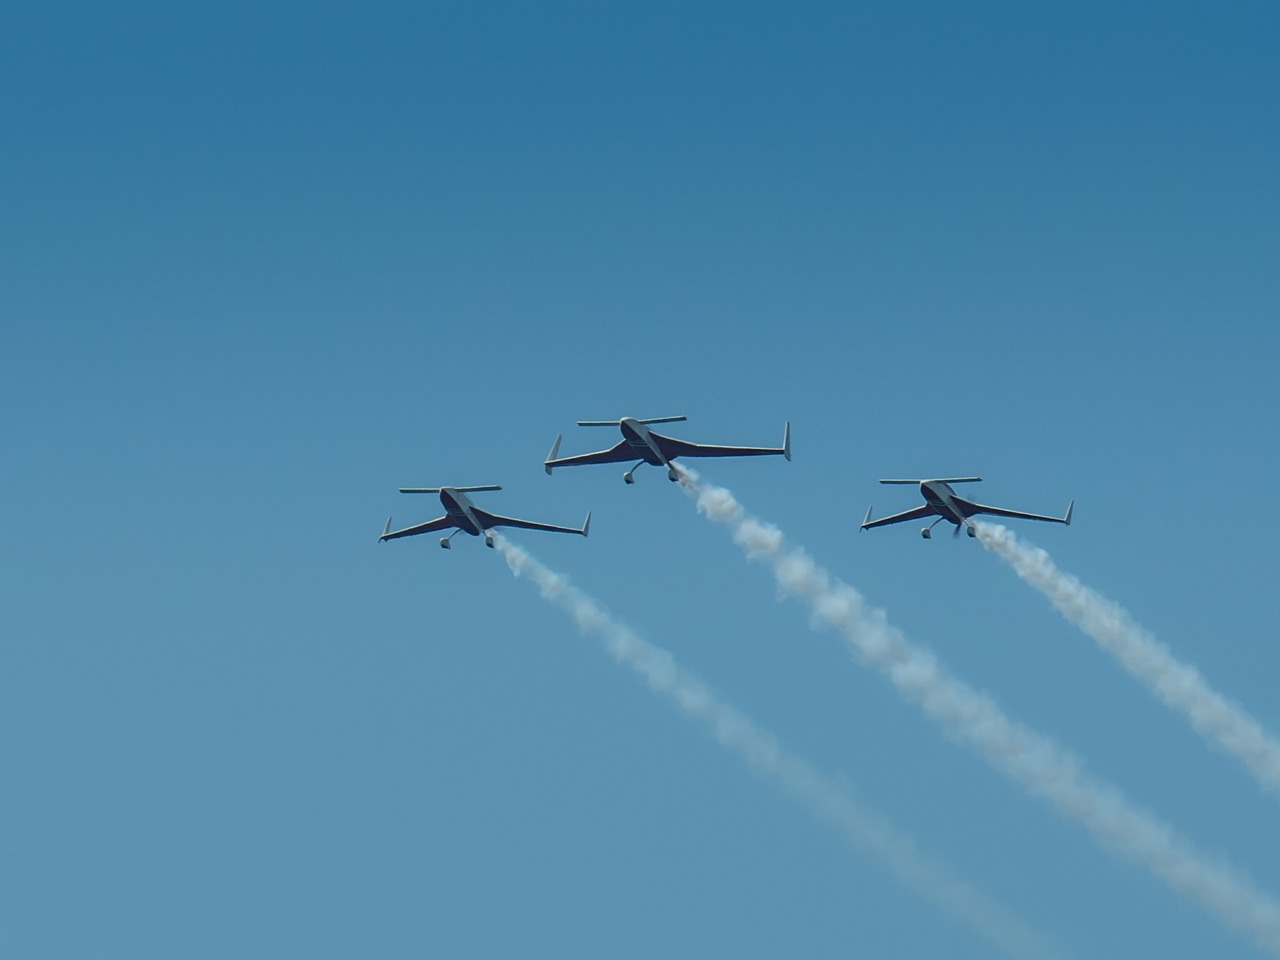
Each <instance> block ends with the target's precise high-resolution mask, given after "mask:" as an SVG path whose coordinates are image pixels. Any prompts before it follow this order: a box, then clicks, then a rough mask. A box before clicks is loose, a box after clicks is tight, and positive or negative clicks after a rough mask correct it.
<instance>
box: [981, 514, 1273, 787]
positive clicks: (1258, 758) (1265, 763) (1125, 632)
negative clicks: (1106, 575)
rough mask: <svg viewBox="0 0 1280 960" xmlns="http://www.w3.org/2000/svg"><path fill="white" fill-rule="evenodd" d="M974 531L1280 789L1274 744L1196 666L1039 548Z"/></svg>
mask: <svg viewBox="0 0 1280 960" xmlns="http://www.w3.org/2000/svg"><path fill="white" fill-rule="evenodd" d="M977 527H978V539H979V540H980V541H981V542H982V545H983V546H984V547H986V548H987V549H988V550H991V551H993V552H994V553H996V554H998V555H999V556H1000V557H1001V558H1002V559H1004V560H1005V561H1006V562H1007V563H1008V564H1009V565H1010V566H1011V567H1013V569H1014V572H1016V573H1017V574H1018V576H1019V577H1021V578H1022V579H1023V580H1025V581H1026V582H1027V583H1029V584H1031V585H1032V586H1033V587H1035V588H1036V589H1037V590H1039V591H1040V592H1041V593H1043V594H1044V595H1045V596H1046V597H1048V598H1049V601H1050V602H1051V603H1052V604H1053V605H1054V606H1055V607H1057V608H1058V612H1059V613H1061V614H1062V615H1063V616H1064V617H1065V618H1066V619H1067V620H1068V621H1069V622H1071V623H1073V624H1075V625H1076V626H1077V627H1079V628H1080V629H1081V630H1083V631H1084V632H1085V633H1086V634H1088V635H1089V636H1091V637H1093V639H1094V640H1096V641H1097V642H1098V645H1099V646H1101V647H1102V648H1103V649H1104V650H1106V651H1107V652H1108V653H1110V654H1111V655H1112V656H1114V657H1115V658H1116V659H1117V660H1119V661H1120V663H1121V664H1123V665H1124V667H1125V669H1126V670H1128V671H1129V672H1130V673H1131V674H1133V676H1135V677H1137V678H1138V679H1139V680H1141V681H1142V682H1143V683H1145V684H1147V686H1149V687H1150V688H1151V689H1152V690H1153V691H1154V692H1155V693H1156V695H1157V696H1159V697H1160V699H1161V700H1163V701H1164V702H1165V703H1166V704H1167V705H1168V706H1169V707H1172V708H1173V709H1175V710H1180V711H1182V712H1183V713H1185V714H1186V715H1187V718H1188V719H1189V720H1190V721H1191V724H1192V726H1194V727H1195V728H1196V730H1197V731H1198V732H1199V733H1200V735H1201V736H1202V737H1204V738H1205V739H1206V740H1208V741H1210V742H1211V743H1217V744H1218V745H1219V746H1221V747H1222V748H1223V749H1225V750H1226V751H1227V752H1228V753H1230V754H1232V755H1234V756H1235V757H1237V758H1238V759H1239V760H1241V761H1242V762H1243V763H1244V764H1245V766H1247V767H1248V768H1249V772H1250V773H1252V774H1253V776H1254V777H1255V778H1256V779H1257V780H1258V782H1259V783H1261V784H1262V786H1263V787H1265V788H1267V789H1270V790H1274V791H1280V743H1277V742H1276V741H1275V740H1274V739H1272V738H1271V737H1270V736H1269V735H1268V734H1267V732H1266V731H1265V730H1264V729H1263V728H1262V725H1261V724H1259V723H1258V721H1256V720H1254V719H1253V717H1251V716H1249V714H1248V713H1247V712H1246V711H1245V709H1244V708H1243V707H1241V706H1240V705H1239V704H1236V703H1233V702H1231V701H1230V700H1228V699H1227V698H1226V697H1223V696H1222V695H1221V694H1219V693H1217V692H1216V691H1215V690H1213V689H1212V688H1211V687H1210V686H1209V684H1208V683H1206V682H1205V680H1204V678H1203V677H1201V676H1200V674H1199V672H1198V671H1197V670H1196V669H1195V667H1192V666H1189V665H1187V664H1184V663H1181V662H1180V661H1179V660H1178V659H1177V658H1176V657H1174V655H1173V654H1172V652H1170V650H1169V648H1168V647H1166V646H1165V645H1164V644H1163V643H1161V642H1160V641H1159V640H1157V639H1156V638H1155V637H1154V636H1152V635H1151V634H1150V633H1148V632H1147V631H1146V630H1144V629H1143V628H1142V627H1140V626H1139V625H1138V624H1136V623H1135V622H1134V621H1133V618H1132V617H1130V616H1129V614H1128V612H1126V611H1125V610H1124V609H1123V608H1122V607H1120V606H1119V605H1117V604H1115V603H1112V602H1111V601H1110V600H1107V599H1105V598H1103V597H1101V596H1099V595H1098V594H1097V593H1095V592H1094V591H1093V590H1090V589H1089V588H1088V587H1086V586H1085V585H1084V584H1082V583H1081V582H1080V581H1079V580H1077V579H1076V578H1075V577H1073V576H1071V575H1070V574H1068V573H1063V572H1062V571H1061V570H1059V569H1058V567H1057V566H1056V565H1055V564H1054V562H1053V560H1051V559H1050V557H1049V554H1048V553H1046V552H1045V551H1044V550H1041V549H1040V548H1038V547H1033V546H1031V545H1030V544H1025V543H1021V542H1019V540H1018V538H1017V537H1016V536H1014V533H1013V531H1012V530H1010V529H1009V528H1008V527H1004V526H1001V525H999V524H989V523H979V524H978V525H977Z"/></svg>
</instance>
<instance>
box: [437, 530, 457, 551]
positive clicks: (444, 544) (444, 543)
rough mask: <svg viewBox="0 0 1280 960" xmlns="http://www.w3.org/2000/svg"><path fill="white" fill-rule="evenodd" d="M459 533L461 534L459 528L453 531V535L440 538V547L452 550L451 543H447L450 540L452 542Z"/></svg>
mask: <svg viewBox="0 0 1280 960" xmlns="http://www.w3.org/2000/svg"><path fill="white" fill-rule="evenodd" d="M461 532H462V528H461V527H459V528H458V529H457V530H455V531H453V533H451V534H449V535H448V536H447V537H441V538H440V546H441V547H443V548H444V549H445V550H452V549H453V545H452V544H451V543H449V541H450V540H452V539H453V538H454V537H456V536H457V535H458V534H459V533H461Z"/></svg>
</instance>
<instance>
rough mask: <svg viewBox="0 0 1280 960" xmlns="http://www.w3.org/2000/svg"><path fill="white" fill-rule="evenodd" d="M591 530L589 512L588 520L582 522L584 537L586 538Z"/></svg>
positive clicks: (589, 514) (589, 513)
mask: <svg viewBox="0 0 1280 960" xmlns="http://www.w3.org/2000/svg"><path fill="white" fill-rule="evenodd" d="M590 530H591V511H590V510H588V511H587V519H585V520H583V521H582V535H583V536H584V537H585V536H586V535H587V534H588V533H589V532H590Z"/></svg>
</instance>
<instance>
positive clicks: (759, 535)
mask: <svg viewBox="0 0 1280 960" xmlns="http://www.w3.org/2000/svg"><path fill="white" fill-rule="evenodd" d="M684 474H685V475H684V476H683V478H682V485H683V486H684V488H685V490H686V491H687V492H688V493H690V494H691V495H692V496H694V497H695V498H696V500H697V506H698V510H699V511H700V512H702V513H703V514H705V515H706V516H707V517H709V518H710V519H712V520H714V521H716V522H717V523H721V524H724V525H726V526H727V527H729V529H730V530H731V531H732V532H733V538H734V541H735V542H736V543H737V544H738V545H739V546H741V547H742V549H743V550H744V551H745V552H746V555H747V556H748V557H749V558H750V559H752V560H756V561H759V562H762V563H764V564H767V565H768V566H769V568H770V569H771V570H772V572H773V575H774V579H775V580H776V581H777V584H778V586H779V588H780V589H781V591H782V592H783V593H784V594H786V595H788V596H792V597H795V598H797V599H799V600H800V601H802V602H803V603H805V604H806V605H807V606H808V607H809V609H810V610H811V611H812V613H813V617H814V625H815V626H817V625H819V624H826V625H828V626H830V627H833V628H835V629H836V630H837V631H838V632H839V633H840V635H841V636H842V637H844V639H845V640H846V641H847V642H848V644H849V646H850V647H851V649H852V652H853V654H854V655H855V657H856V659H858V660H859V661H860V662H862V663H866V664H869V665H870V666H873V667H875V668H876V669H877V670H879V671H880V672H881V673H883V674H885V675H886V676H887V677H888V678H889V680H890V681H891V682H892V683H893V685H894V686H895V687H896V688H897V690H898V692H899V694H901V696H902V697H903V698H904V699H905V700H907V701H908V702H910V703H913V704H915V705H917V706H918V707H919V708H920V709H921V710H923V711H924V712H925V713H926V714H927V715H928V716H929V717H931V718H933V719H934V720H935V721H937V722H938V723H939V724H940V725H941V726H942V727H943V729H944V730H945V731H946V732H947V733H948V734H949V735H951V736H954V737H956V738H957V739H959V740H961V741H962V742H964V743H966V744H968V745H969V746H970V747H972V748H973V749H974V750H976V751H977V752H978V753H979V754H980V755H981V756H982V757H984V758H985V759H986V760H987V762H988V763H990V764H991V765H992V766H993V767H995V768H996V769H997V770H999V771H1000V772H1002V773H1003V774H1004V775H1005V776H1006V777H1008V778H1009V779H1010V780H1012V781H1013V782H1014V783H1016V784H1018V785H1019V786H1021V787H1022V788H1023V789H1024V790H1026V791H1027V792H1029V793H1031V794H1033V795H1035V796H1038V797H1041V798H1043V799H1045V800H1046V801H1048V802H1049V803H1050V805H1051V806H1052V807H1053V808H1054V809H1055V810H1057V811H1058V812H1059V813H1060V814H1061V815H1063V816H1065V817H1067V818H1069V819H1071V820H1074V821H1076V822H1078V823H1080V824H1082V825H1083V826H1084V827H1085V828H1086V829H1088V831H1089V832H1090V833H1091V834H1092V836H1093V837H1094V839H1095V840H1096V841H1097V842H1098V843H1100V844H1101V845H1102V846H1104V847H1105V848H1107V849H1109V850H1112V851H1115V852H1116V853H1119V854H1121V855H1122V856H1124V857H1125V858H1127V859H1129V860H1131V861H1133V862H1135V863H1137V864H1140V865H1142V866H1143V867H1145V868H1146V869H1147V870H1148V871H1149V872H1150V873H1151V874H1152V875H1153V876H1155V877H1157V878H1158V879H1159V880H1161V881H1162V882H1164V883H1165V884H1167V885H1168V886H1169V887H1170V888H1172V889H1173V890H1176V891H1178V892H1179V893H1181V894H1183V895H1184V896H1186V897H1188V898H1190V899H1191V900H1193V901H1195V902H1196V903H1198V904H1200V905H1201V906H1202V907H1203V908H1205V909H1206V910H1207V911H1208V912H1209V913H1210V914H1211V915H1213V916H1215V917H1217V918H1218V919H1219V920H1221V921H1222V922H1223V923H1225V924H1226V925H1228V926H1229V927H1232V928H1235V929H1237V930H1240V931H1244V932H1247V933H1249V934H1251V935H1252V936H1253V938H1254V940H1255V942H1256V943H1257V944H1258V945H1259V946H1261V947H1262V948H1264V949H1266V950H1268V951H1270V952H1271V953H1272V954H1274V955H1276V956H1280V903H1277V902H1276V900H1274V899H1273V898H1272V897H1271V896H1269V895H1268V894H1266V893H1264V892H1263V891H1262V890H1260V889H1258V888H1257V887H1256V886H1255V885H1254V884H1253V882H1252V881H1251V880H1250V879H1249V878H1248V877H1246V876H1244V875H1243V874H1241V873H1240V872H1238V871H1237V870H1235V869H1234V868H1232V867H1230V866H1229V865H1227V864H1225V863H1222V862H1220V861H1218V860H1216V859H1212V858H1210V857H1208V856H1206V855H1205V854H1203V853H1201V852H1200V851H1198V850H1196V849H1195V848H1194V847H1193V846H1192V845H1191V844H1190V843H1189V842H1188V841H1187V840H1185V839H1184V838H1182V837H1181V836H1180V835H1179V834H1178V833H1177V832H1176V831H1175V830H1174V829H1173V827H1171V826H1170V825H1168V824H1166V823H1164V822H1163V821H1161V820H1160V819H1159V818H1157V817H1156V816H1155V815H1153V814H1151V813H1149V812H1147V811H1145V810H1143V809H1141V808H1139V807H1137V806H1135V805H1134V804H1132V803H1130V801H1129V800H1128V799H1127V798H1126V797H1125V796H1124V794H1123V793H1121V792H1120V790H1119V789H1117V788H1116V787H1114V786H1111V785H1110V784H1108V783H1105V782H1103V781H1101V780H1099V779H1098V778H1097V777H1095V776H1093V775H1092V774H1090V773H1089V772H1087V771H1086V770H1085V768H1084V765H1083V764H1082V763H1081V762H1080V761H1079V760H1078V759H1076V758H1075V757H1074V756H1073V755H1072V754H1070V753H1069V752H1067V751H1066V750H1064V749H1063V748H1062V747H1060V746H1058V745H1057V744H1056V743H1054V742H1053V741H1052V740H1050V739H1049V738H1047V737H1045V736H1044V735H1042V734H1039V733H1037V732H1035V731H1034V730H1032V729H1030V728H1029V727H1027V726H1025V725H1024V724H1022V723H1019V722H1017V721H1015V720H1013V719H1011V718H1009V717H1008V716H1006V715H1005V713H1004V712H1003V711H1002V710H1001V709H1000V707H999V706H998V705H997V704H996V703H995V701H994V700H992V699H991V698H990V697H988V696H986V695H984V694H981V693H979V692H978V691H976V690H974V689H973V688H972V687H970V686H969V685H968V684H966V683H964V682H963V681H962V680H960V679H959V678H957V677H955V676H953V675H952V674H951V673H950V672H949V671H948V670H947V668H946V667H945V666H943V664H942V663H941V662H939V660H938V658H937V657H935V656H934V655H933V654H932V653H931V652H929V651H928V650H925V649H923V648H921V647H918V646H916V645H915V644H913V643H912V642H911V641H910V640H908V639H907V637H906V635H905V634H903V633H902V631H901V630H899V629H897V628H896V627H894V626H892V625H891V624H890V623H889V621H888V618H887V617H886V616H885V614H884V612H883V611H881V610H878V609H875V608H874V607H871V606H870V605H868V603H867V602H866V600H864V599H863V597H862V595H861V594H860V593H858V591H856V590H855V589H853V587H850V586H849V585H848V584H845V583H843V582H841V581H840V580H838V579H836V578H834V577H833V576H832V575H831V574H830V573H828V572H827V571H826V570H824V569H823V568H822V567H820V566H819V565H818V564H817V563H815V562H814V561H813V560H812V559H811V558H810V557H809V555H808V554H807V553H805V552H804V551H803V550H802V549H799V548H793V547H789V546H788V544H787V542H786V540H785V538H784V537H783V535H782V532H781V531H780V530H779V529H778V528H777V527H775V526H773V525H771V524H766V523H762V522H761V521H759V520H757V519H756V518H754V517H752V516H750V515H749V514H748V513H747V512H746V511H745V510H744V509H743V507H742V505H741V504H739V503H738V501H737V500H736V499H735V498H734V496H733V494H732V493H730V492H729V491H728V490H726V489H724V488H723V487H716V486H710V485H702V484H700V483H699V482H698V479H697V477H696V475H694V474H692V473H690V472H689V471H687V470H686V471H684Z"/></svg>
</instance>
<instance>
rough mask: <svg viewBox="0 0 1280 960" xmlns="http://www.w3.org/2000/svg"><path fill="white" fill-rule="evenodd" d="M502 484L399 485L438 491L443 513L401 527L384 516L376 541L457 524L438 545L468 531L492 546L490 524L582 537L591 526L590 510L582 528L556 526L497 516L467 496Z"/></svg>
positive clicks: (446, 545)
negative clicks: (380, 531)
mask: <svg viewBox="0 0 1280 960" xmlns="http://www.w3.org/2000/svg"><path fill="white" fill-rule="evenodd" d="M501 489H502V487H500V486H498V485H497V484H490V485H489V486H483V487H401V488H400V492H401V493H438V494H440V502H441V503H442V504H444V509H445V515H444V516H443V517H441V518H440V519H438V520H429V521H427V522H426V523H420V524H418V525H417V526H413V527H405V528H404V529H403V530H392V529H391V518H390V517H387V525H386V526H385V527H383V528H382V536H380V537H378V542H379V543H382V541H384V540H396V539H398V538H400V537H412V536H416V535H417V534H419V533H435V532H436V531H437V530H444V529H446V528H448V527H457V528H458V529H457V530H454V531H453V533H451V534H449V536H447V537H442V538H441V539H440V546H442V547H444V548H445V549H446V550H448V549H450V546H449V541H450V540H452V539H453V538H454V537H456V536H457V535H458V534H459V533H469V534H471V536H473V537H478V536H480V535H481V534H482V533H483V534H484V543H485V546H487V547H492V546H493V534H492V533H491V532H490V530H491V528H493V527H524V528H525V529H528V530H551V531H553V532H555V533H577V534H581V535H582V536H584V537H585V536H586V535H587V529H588V528H589V527H590V526H591V511H590V510H588V511H587V519H586V520H584V521H583V523H582V528H581V529H578V528H577V527H557V526H553V525H552V524H549V523H535V522H534V521H532V520H516V519H513V518H512V517H500V516H498V515H497V514H496V513H486V512H485V511H484V510H481V509H480V508H479V507H477V506H476V505H475V504H474V503H472V502H471V498H470V497H468V496H467V494H468V493H475V492H477V491H479V490H501Z"/></svg>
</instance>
